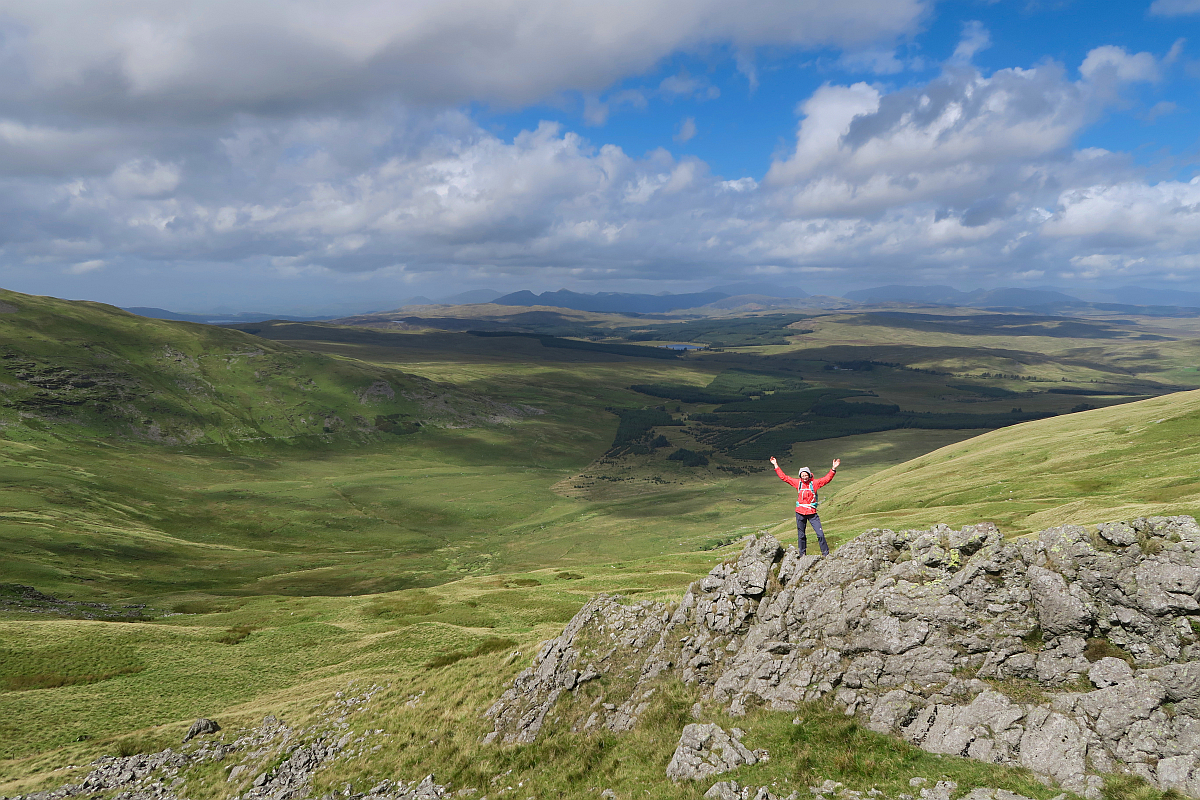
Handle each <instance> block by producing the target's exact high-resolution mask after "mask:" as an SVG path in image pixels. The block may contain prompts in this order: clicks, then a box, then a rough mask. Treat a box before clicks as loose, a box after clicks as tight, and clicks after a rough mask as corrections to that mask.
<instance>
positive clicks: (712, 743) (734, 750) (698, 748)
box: [667, 723, 767, 781]
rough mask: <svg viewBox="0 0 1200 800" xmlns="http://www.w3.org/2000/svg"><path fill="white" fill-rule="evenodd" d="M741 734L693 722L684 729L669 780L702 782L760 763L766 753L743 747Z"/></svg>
mask: <svg viewBox="0 0 1200 800" xmlns="http://www.w3.org/2000/svg"><path fill="white" fill-rule="evenodd" d="M742 736H743V734H742V732H741V731H740V730H738V729H737V728H734V729H733V731H732V733H726V732H725V730H724V729H723V728H721V726H719V725H714V724H712V723H709V724H707V725H702V724H700V723H693V724H691V725H687V726H686V727H684V729H683V734H682V735H681V736H680V737H679V745H678V746H677V747H676V748H675V754H674V755H673V756H671V763H670V764H668V765H667V777H668V778H670V779H671V780H673V781H702V780H704V779H706V778H711V777H712V776H714V775H720V774H721V773H722V772H729V771H730V770H732V769H737V768H738V767H740V766H741V765H742V764H757V763H758V762H759V761H761V760H763V759H764V758H765V757H766V755H767V754H766V751H764V750H749V749H747V748H746V746H745V745H744V744H742V741H741V740H742Z"/></svg>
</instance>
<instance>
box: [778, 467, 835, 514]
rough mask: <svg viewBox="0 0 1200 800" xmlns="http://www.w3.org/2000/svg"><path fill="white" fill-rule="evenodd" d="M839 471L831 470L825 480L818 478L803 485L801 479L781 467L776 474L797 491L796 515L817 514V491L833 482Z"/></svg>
mask: <svg viewBox="0 0 1200 800" xmlns="http://www.w3.org/2000/svg"><path fill="white" fill-rule="evenodd" d="M836 471H837V470H832V469H831V470H829V474H828V475H826V476H825V477H824V478H817V479H816V480H813V481H809V482H808V483H804V484H801V483H800V479H799V478H793V477H792V476H790V475H788V474H787V473H786V472H784V471H783V470H781V469H780V468H779V467H776V468H775V474H776V475H778V476H779V480H781V481H783V482H784V483H786V484H787V485H788V486H792V487H794V488H795V489H796V513H797V514H815V513H817V506H816V502H817V489H820V488H821V487H822V486H824V485H825V484H827V483H829V482H830V481H831V480H833V474H834V473H835V472H836Z"/></svg>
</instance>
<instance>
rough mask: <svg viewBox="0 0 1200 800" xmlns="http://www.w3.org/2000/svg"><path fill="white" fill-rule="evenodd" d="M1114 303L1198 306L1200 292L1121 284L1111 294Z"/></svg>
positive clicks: (1199, 306)
mask: <svg viewBox="0 0 1200 800" xmlns="http://www.w3.org/2000/svg"><path fill="white" fill-rule="evenodd" d="M1112 301H1113V302H1114V303H1128V304H1131V305H1135V306H1183V307H1184V308H1200V292H1185V291H1183V290H1182V289H1144V288H1142V287H1141V286H1122V287H1121V288H1120V289H1117V291H1116V292H1114V293H1113V294H1112Z"/></svg>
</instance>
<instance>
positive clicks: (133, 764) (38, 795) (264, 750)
mask: <svg viewBox="0 0 1200 800" xmlns="http://www.w3.org/2000/svg"><path fill="white" fill-rule="evenodd" d="M380 689H381V687H378V686H373V687H371V688H370V689H367V690H366V691H365V692H363V693H361V694H358V695H348V694H344V693H342V692H338V693H337V696H336V698H335V702H334V703H332V704H331V705H330V707H329V708H327V709H326V711H325V713H324V714H322V715H321V716H320V717H319V718H318V721H317V722H316V723H315V724H314V725H312V726H309V727H308V728H305V729H301V730H297V729H295V728H292V727H290V726H288V725H287V724H285V723H283V722H281V721H280V720H278V719H276V718H275V717H273V716H268V717H267V718H266V719H264V720H263V722H262V724H261V725H259V726H258V727H256V728H252V729H250V730H247V731H243V732H242V733H241V735H239V736H238V737H237V738H235V739H233V740H232V741H227V742H226V741H218V740H216V739H210V740H208V741H205V742H204V743H203V744H201V745H199V746H197V745H196V744H195V743H193V744H192V745H191V747H184V748H181V749H180V750H173V749H171V748H167V749H166V750H163V751H161V752H158V753H149V754H144V755H133V756H127V757H123V758H118V757H114V756H104V757H102V758H99V759H97V760H96V761H95V762H93V763H92V764H91V769H90V770H89V772H88V774H87V775H86V776H84V778H83V779H82V780H81V781H79V782H78V783H72V784H67V785H65V786H61V787H59V788H57V789H52V790H50V791H44V792H35V793H32V794H28V795H17V796H16V797H13V798H0V800H67V798H72V797H80V796H88V797H92V796H96V795H98V794H100V793H102V792H110V791H119V794H118V795H117V796H118V797H119V798H120V800H181V798H185V797H186V796H187V788H188V780H189V778H190V777H191V773H192V771H193V770H196V769H197V768H199V770H200V774H203V772H204V767H205V766H206V765H211V764H213V763H220V764H222V766H223V767H224V770H225V776H226V783H227V784H228V786H229V789H228V796H229V797H236V798H237V799H238V800H299V799H300V798H307V797H309V796H311V793H312V792H311V787H312V777H313V775H314V774H315V773H316V772H317V770H318V769H320V768H321V767H322V766H324V765H326V764H327V763H329V762H330V761H332V760H333V759H335V758H353V757H355V756H357V755H360V754H361V753H362V752H363V751H364V750H365V749H366V745H368V744H371V743H370V742H369V736H370V735H371V734H370V732H368V733H366V734H355V733H353V732H351V731H350V730H349V727H350V726H349V723H348V722H347V721H346V718H347V716H348V715H350V714H353V713H356V712H359V711H361V710H363V709H364V708H365V707H366V705H367V703H368V702H369V701H370V699H371V697H372V696H373V695H374V694H375V693H376V692H378V691H379V690H380ZM204 722H209V723H212V726H205V725H201V723H204ZM198 726H199V727H202V728H205V730H204V731H203V732H202V733H216V732H217V731H218V730H219V728H216V729H215V730H210V729H209V728H210V727H216V723H213V722H212V720H204V719H199V720H196V722H195V723H193V725H192V728H191V729H190V730H189V736H188V738H189V739H190V738H192V736H191V730H195V729H196V728H197V727H198ZM375 733H376V734H378V733H382V731H375ZM197 735H200V734H197ZM185 741H186V740H185ZM447 795H448V792H447V790H446V788H445V787H444V786H439V785H438V784H436V783H435V782H434V779H433V776H432V775H428V776H426V777H425V778H424V779H423V780H421V781H419V782H413V783H405V782H404V781H396V780H385V781H381V782H379V783H378V784H376V785H375V786H374V787H373V788H372V789H370V790H369V791H368V792H366V793H362V792H359V793H354V792H351V791H350V790H349V789H347V790H346V791H345V792H343V793H342V794H340V795H336V797H337V798H338V800H435V798H442V797H446V796H447ZM334 797H335V796H334V795H333V794H329V795H326V796H324V797H323V798H322V800H334Z"/></svg>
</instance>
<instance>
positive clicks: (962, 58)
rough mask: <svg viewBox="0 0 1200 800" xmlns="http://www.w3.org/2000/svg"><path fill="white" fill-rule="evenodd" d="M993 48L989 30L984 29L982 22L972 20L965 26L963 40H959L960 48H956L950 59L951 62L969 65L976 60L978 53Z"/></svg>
mask: <svg viewBox="0 0 1200 800" xmlns="http://www.w3.org/2000/svg"><path fill="white" fill-rule="evenodd" d="M991 46H992V35H991V34H990V33H988V30H987V28H985V27H983V23H982V22H979V21H978V20H972V21H970V22H968V23H966V24H965V25H963V34H962V38H961V39H960V40H959V42H958V46H957V47H955V48H954V55H952V56H951V57H950V60H951V61H952V62H956V63H961V64H968V63H970V62H971V59H973V58H975V54H976V53H978V52H979V51H981V50H986V49H987V48H989V47H991Z"/></svg>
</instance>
